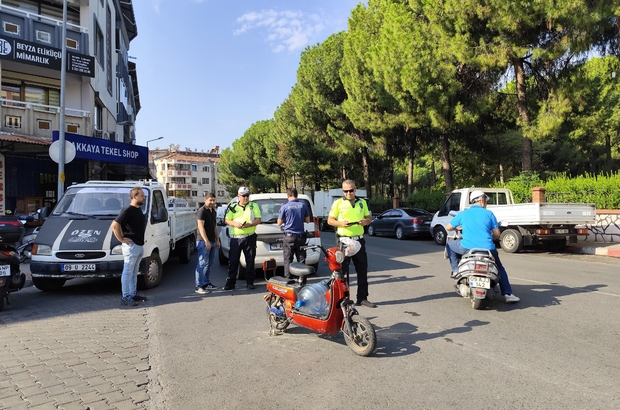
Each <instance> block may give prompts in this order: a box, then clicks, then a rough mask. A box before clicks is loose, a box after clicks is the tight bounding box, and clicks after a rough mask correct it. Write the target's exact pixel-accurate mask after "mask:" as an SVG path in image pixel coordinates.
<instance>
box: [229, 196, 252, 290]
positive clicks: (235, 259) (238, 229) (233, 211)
mask: <svg viewBox="0 0 620 410" xmlns="http://www.w3.org/2000/svg"><path fill="white" fill-rule="evenodd" d="M237 194H238V198H239V202H237V203H232V204H230V205H229V206H228V208H227V209H226V216H225V217H224V221H225V223H226V225H228V226H230V249H229V251H228V259H229V263H228V279H227V280H226V285H225V286H224V290H233V289H234V288H235V284H236V282H237V271H238V269H239V259H240V258H241V252H243V255H245V280H246V283H247V287H248V289H255V288H256V287H255V286H254V275H255V273H254V258H255V257H256V226H257V225H258V224H260V223H261V214H260V209H259V207H258V205H257V204H255V203H254V202H250V189H249V188H248V187H245V186H242V187H239V190H238V191H237Z"/></svg>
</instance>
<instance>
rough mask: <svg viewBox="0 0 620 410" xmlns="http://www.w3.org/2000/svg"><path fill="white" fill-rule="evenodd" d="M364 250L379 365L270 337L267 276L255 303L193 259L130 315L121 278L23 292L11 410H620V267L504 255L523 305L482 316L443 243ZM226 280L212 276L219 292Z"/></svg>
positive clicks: (174, 268) (320, 341) (14, 333)
mask: <svg viewBox="0 0 620 410" xmlns="http://www.w3.org/2000/svg"><path fill="white" fill-rule="evenodd" d="M323 237H324V244H327V245H330V243H329V240H330V239H329V238H331V236H330V235H329V234H326V235H324V236H323ZM325 238H327V239H325ZM368 243H369V245H368V246H369V261H370V271H371V275H370V284H371V287H370V290H371V295H370V299H371V300H372V301H373V302H376V303H378V304H379V308H377V309H368V308H360V314H362V315H364V316H366V317H367V318H369V319H370V320H371V322H372V323H373V326H374V327H375V329H376V331H377V337H378V346H377V350H376V352H375V353H374V354H373V355H372V356H371V357H369V358H361V357H358V356H355V355H354V354H353V353H352V352H351V351H350V350H349V348H348V347H347V346H346V344H345V343H344V339H343V337H342V335H335V336H321V335H317V334H316V333H314V332H311V331H309V330H306V329H303V328H300V327H296V326H291V328H289V329H288V330H287V332H286V333H285V334H284V335H282V336H269V327H268V324H267V320H266V318H265V308H264V303H263V302H262V297H263V295H264V294H265V288H264V286H262V284H263V283H264V282H263V280H262V279H259V280H257V285H258V288H257V290H255V291H249V290H246V289H245V287H244V283H242V282H238V288H237V289H236V290H235V291H233V292H221V291H215V292H211V293H209V294H207V295H198V294H196V293H194V292H193V268H194V266H195V265H194V264H195V259H196V256H195V255H194V257H193V259H192V261H191V263H190V264H188V265H181V264H179V263H178V262H176V260H175V259H174V258H173V260H171V261H170V262H168V263H167V264H166V265H164V266H165V270H166V276H165V277H164V281H163V283H162V285H161V286H160V287H158V288H155V289H152V290H148V291H146V292H145V294H146V295H147V296H148V297H149V301H147V302H145V303H144V304H142V305H141V306H139V307H136V308H123V307H121V306H120V283H119V281H118V280H72V281H68V282H67V284H66V285H65V287H63V288H62V289H61V290H60V291H58V292H53V293H46V292H41V291H39V290H37V289H36V288H34V287H32V286H27V287H26V288H24V289H22V290H21V291H19V292H17V293H14V294H12V295H11V296H10V302H11V304H10V305H8V306H7V307H6V308H5V310H4V311H3V312H0V409H91V410H94V409H142V408H150V409H156V410H159V409H203V408H204V409H206V408H214V409H215V408H218V409H219V408H226V409H249V408H261V409H262V408H265V409H280V408H281V409H289V408H293V407H295V408H298V407H303V408H304V409H315V408H316V409H326V408H346V407H353V408H356V409H370V408H377V407H383V408H387V409H400V408H403V409H404V408H451V407H459V408H472V409H473V408H515V407H517V408H568V409H581V408H618V407H619V406H618V405H619V404H620V394H619V393H618V391H617V379H618V377H620V370H619V369H618V368H617V366H615V364H614V363H615V362H616V360H615V357H616V356H615V350H614V346H616V345H617V336H618V335H619V334H620V329H619V327H618V325H617V323H618V322H619V321H618V320H617V313H616V312H618V311H619V310H618V308H619V307H620V306H619V301H620V283H619V282H618V280H619V279H620V278H619V277H618V275H617V272H618V271H619V270H618V267H619V266H620V264H619V263H620V260H619V259H617V258H610V257H609V255H607V256H606V257H604V256H600V254H590V253H588V252H583V253H582V254H580V255H579V254H578V255H564V254H562V255H560V254H555V255H551V254H546V253H537V252H527V253H524V254H523V255H502V260H503V262H504V265H505V266H506V267H507V269H508V271H509V273H510V276H511V281H512V283H513V289H514V292H515V294H517V295H518V296H520V297H521V298H522V302H521V303H519V304H516V305H506V304H504V303H503V302H501V301H496V302H494V303H493V305H492V306H491V308H490V309H488V310H485V311H474V310H472V309H471V308H469V303H468V302H467V301H466V300H463V299H461V298H459V297H458V296H455V294H454V292H453V290H452V289H451V284H450V282H449V280H447V279H446V278H445V275H446V274H447V273H448V269H446V268H447V262H446V261H443V260H441V259H440V258H441V257H440V254H441V252H440V251H439V247H436V246H435V245H434V244H433V243H432V242H431V241H419V240H411V241H397V240H395V239H391V238H369V240H368ZM610 246H611V247H613V246H616V245H610ZM578 253H579V252H578ZM438 260H439V261H438ZM216 263H217V262H216ZM320 269H321V270H322V272H323V273H321V272H319V275H318V277H316V278H313V279H311V280H320V279H322V278H323V275H325V274H326V273H325V271H326V267H325V266H324V264H323V263H321V268H320ZM23 270H24V271H26V272H27V265H23ZM614 272H615V273H614ZM224 278H225V267H223V266H219V265H217V266H215V267H214V270H213V273H212V280H213V282H214V283H215V284H217V285H223V283H224ZM28 284H29V285H31V283H28ZM352 291H355V278H354V276H352Z"/></svg>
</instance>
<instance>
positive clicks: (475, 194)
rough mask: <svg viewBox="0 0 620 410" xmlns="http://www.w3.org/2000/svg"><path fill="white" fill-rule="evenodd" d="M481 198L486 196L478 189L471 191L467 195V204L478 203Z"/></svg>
mask: <svg viewBox="0 0 620 410" xmlns="http://www.w3.org/2000/svg"><path fill="white" fill-rule="evenodd" d="M482 198H488V196H487V194H485V193H484V192H483V191H481V190H479V189H476V190H475V191H471V193H470V194H469V203H470V204H473V203H474V202H478V201H480V200H481V199H482Z"/></svg>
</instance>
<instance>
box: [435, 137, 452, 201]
mask: <svg viewBox="0 0 620 410" xmlns="http://www.w3.org/2000/svg"><path fill="white" fill-rule="evenodd" d="M439 139H440V143H441V170H442V171H443V179H444V181H445V183H446V191H448V192H451V191H452V190H453V189H454V182H453V181H452V165H451V164H450V141H448V133H446V132H442V133H441V136H440V137H439Z"/></svg>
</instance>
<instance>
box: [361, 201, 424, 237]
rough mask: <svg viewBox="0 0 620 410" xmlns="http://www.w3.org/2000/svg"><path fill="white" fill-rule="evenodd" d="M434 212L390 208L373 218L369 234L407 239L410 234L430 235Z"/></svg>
mask: <svg viewBox="0 0 620 410" xmlns="http://www.w3.org/2000/svg"><path fill="white" fill-rule="evenodd" d="M432 219H433V214H431V213H430V212H427V211H425V210H424V209H418V208H394V209H388V210H387V211H385V212H383V213H382V214H381V215H379V216H378V217H376V218H375V219H373V220H372V223H371V224H370V225H369V226H368V235H370V236H375V235H388V236H396V237H397V238H398V239H405V238H407V237H409V236H416V235H430V226H431V220H432Z"/></svg>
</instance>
